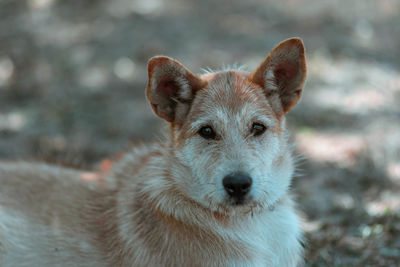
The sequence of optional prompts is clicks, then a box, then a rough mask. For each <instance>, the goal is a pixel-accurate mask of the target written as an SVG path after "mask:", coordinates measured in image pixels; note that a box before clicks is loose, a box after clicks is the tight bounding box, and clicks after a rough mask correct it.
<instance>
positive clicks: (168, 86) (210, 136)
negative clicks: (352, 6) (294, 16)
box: [146, 38, 306, 211]
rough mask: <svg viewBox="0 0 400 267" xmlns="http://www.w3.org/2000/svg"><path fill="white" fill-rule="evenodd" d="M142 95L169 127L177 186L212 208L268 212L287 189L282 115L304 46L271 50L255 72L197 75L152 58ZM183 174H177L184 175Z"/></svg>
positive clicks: (301, 71)
mask: <svg viewBox="0 0 400 267" xmlns="http://www.w3.org/2000/svg"><path fill="white" fill-rule="evenodd" d="M148 73H149V82H148V86H147V89H146V94H147V97H148V99H149V101H150V103H151V106H152V108H153V110H154V112H155V113H156V114H157V115H158V116H160V117H161V118H163V119H165V120H167V121H168V122H170V123H171V126H172V127H171V129H172V142H171V147H172V149H171V153H172V155H171V157H173V158H174V159H175V160H174V161H176V162H178V164H179V167H176V168H172V170H171V171H172V172H180V173H173V175H172V177H174V179H177V180H176V181H175V182H176V183H175V184H176V185H177V186H178V187H179V188H180V190H181V191H182V192H183V193H184V194H185V195H186V196H187V197H189V198H191V199H192V200H194V201H196V202H198V203H200V204H202V205H203V206H206V207H209V208H211V209H212V210H218V211H219V210H224V211H228V210H236V209H239V210H250V209H252V208H254V207H272V206H273V205H274V204H275V203H276V202H277V201H278V200H279V199H280V198H282V196H283V195H284V194H285V193H286V191H287V190H288V187H289V185H290V180H291V177H292V174H293V162H292V156H291V149H290V145H289V144H288V135H287V133H286V130H285V126H284V115H285V114H286V113H287V112H288V111H289V110H290V109H291V108H292V107H293V106H294V105H295V104H296V103H297V102H298V100H299V99H300V96H301V93H302V88H303V84H304V80H305V75H306V65H305V52H304V46H303V42H302V41H301V40H300V39H297V38H292V39H288V40H286V41H283V42H282V43H280V44H279V45H278V46H276V47H275V48H274V49H273V50H272V52H270V54H269V55H268V56H267V57H266V59H265V60H264V61H263V62H262V63H261V65H260V66H259V67H258V68H257V69H256V70H255V71H254V72H253V73H248V72H245V71H238V70H229V71H221V72H213V73H207V74H204V75H202V76H196V75H194V74H193V73H191V72H190V71H189V70H188V69H186V68H185V67H184V66H182V65H181V64H180V63H179V62H177V61H176V60H173V59H170V58H168V57H154V58H152V59H151V60H150V61H149V65H148ZM183 169H184V170H185V171H182V170H183Z"/></svg>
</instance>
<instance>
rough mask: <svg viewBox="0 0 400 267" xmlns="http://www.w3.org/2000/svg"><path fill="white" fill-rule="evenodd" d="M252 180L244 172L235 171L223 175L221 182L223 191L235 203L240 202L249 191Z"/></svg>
mask: <svg viewBox="0 0 400 267" xmlns="http://www.w3.org/2000/svg"><path fill="white" fill-rule="evenodd" d="M252 183H253V180H252V179H251V177H250V176H249V175H247V174H245V173H242V172H237V173H232V174H229V175H227V176H225V177H224V179H223V180H222V184H223V185H224V188H225V191H226V192H227V193H228V195H229V196H230V197H231V198H232V199H233V200H234V202H235V204H241V203H243V201H244V200H245V197H246V195H247V194H248V193H249V192H250V189H251V185H252Z"/></svg>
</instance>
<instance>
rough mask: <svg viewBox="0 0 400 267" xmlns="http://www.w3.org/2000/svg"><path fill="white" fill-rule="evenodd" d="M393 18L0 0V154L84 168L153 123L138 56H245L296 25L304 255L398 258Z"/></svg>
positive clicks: (191, 60) (380, 12)
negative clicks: (301, 60)
mask: <svg viewBox="0 0 400 267" xmlns="http://www.w3.org/2000/svg"><path fill="white" fill-rule="evenodd" d="M399 25H400V1H397V0H375V1H374V0H354V1H347V0H337V1H331V0H320V1H311V0H297V1H296V0H282V1H262V0H249V1H243V0H230V1H228V0H221V1H211V0H202V1H195V0H190V1H188V0H172V1H162V0H113V1H107V0H97V1H81V0H68V1H61V0H26V1H25V0H24V1H22V0H21V1H15V0H0V159H28V160H46V161H49V162H53V163H54V162H55V163H60V164H61V163H62V164H64V165H65V164H66V165H71V166H77V167H81V168H96V166H97V164H98V162H99V161H100V160H101V159H103V158H105V157H109V156H110V155H113V154H115V153H117V152H118V151H124V150H127V148H129V146H131V145H132V144H135V143H137V142H146V141H149V140H151V139H154V138H157V137H158V136H159V135H160V133H162V131H163V130H164V129H163V126H164V125H165V124H164V122H162V121H161V120H160V119H158V118H156V117H155V116H154V115H153V114H152V112H151V109H150V108H149V106H148V104H147V103H146V102H145V98H144V87H145V83H146V79H147V77H146V63H147V60H148V59H149V58H150V57H152V56H154V55H158V54H165V55H168V56H171V57H174V58H177V59H178V60H179V61H181V62H182V63H183V64H185V65H186V66H188V67H189V68H190V69H191V70H192V71H194V72H201V68H204V67H211V68H218V67H220V66H222V64H233V63H239V64H245V65H246V66H248V68H249V69H250V70H251V69H253V68H255V67H256V66H257V65H258V64H259V63H260V62H261V61H262V60H263V58H264V57H265V56H266V54H267V53H268V51H269V50H270V49H271V48H272V47H273V46H274V45H276V44H277V43H278V42H279V41H281V40H283V39H286V38H288V37H292V36H298V37H301V38H303V40H304V42H305V45H306V48H307V59H308V79H307V83H306V86H305V90H304V95H303V99H302V101H301V103H300V104H299V105H298V106H297V107H296V108H295V109H294V110H293V111H291V112H290V113H289V115H288V124H289V126H290V128H291V130H292V131H293V140H294V141H295V142H296V143H297V150H296V154H297V155H298V158H299V159H300V160H299V173H300V174H301V175H299V177H296V179H295V181H294V184H293V190H294V191H295V192H296V194H297V195H298V200H299V210H301V211H302V213H303V216H304V229H305V231H306V238H307V241H306V245H305V246H306V251H307V253H306V266H398V265H399V263H400V215H399V214H400V193H399V192H400V191H399V188H400V27H399Z"/></svg>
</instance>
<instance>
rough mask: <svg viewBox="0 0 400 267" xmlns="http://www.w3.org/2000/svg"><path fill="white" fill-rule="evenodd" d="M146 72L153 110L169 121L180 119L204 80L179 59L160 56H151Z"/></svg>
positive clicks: (147, 93)
mask: <svg viewBox="0 0 400 267" xmlns="http://www.w3.org/2000/svg"><path fill="white" fill-rule="evenodd" d="M148 75H149V80H148V84H147V88H146V95H147V98H148V100H149V101H150V104H151V107H152V108H153V110H154V112H155V113H156V114H157V115H158V116H159V117H161V118H163V119H165V120H167V121H168V122H176V123H180V122H182V121H183V119H184V118H185V116H186V114H187V112H188V111H189V108H190V104H191V102H192V100H193V97H194V95H195V93H196V91H198V90H199V89H201V88H202V87H204V86H205V85H206V83H207V82H205V81H203V80H202V79H201V78H199V77H197V76H196V75H194V74H193V73H191V72H190V71H189V70H188V69H186V68H185V67H184V66H183V65H182V64H180V63H179V62H178V61H176V60H174V59H171V58H168V57H162V56H158V57H153V58H151V59H150V61H149V63H148Z"/></svg>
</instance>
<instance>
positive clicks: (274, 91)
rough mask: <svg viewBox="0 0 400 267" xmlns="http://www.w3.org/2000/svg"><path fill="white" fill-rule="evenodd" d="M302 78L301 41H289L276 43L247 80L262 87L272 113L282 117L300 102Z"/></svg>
mask: <svg viewBox="0 0 400 267" xmlns="http://www.w3.org/2000/svg"><path fill="white" fill-rule="evenodd" d="M305 77H306V58H305V49H304V45H303V41H302V40H301V39H299V38H291V39H288V40H285V41H283V42H281V43H280V44H278V45H277V46H276V47H275V48H274V49H273V50H272V51H271V52H270V53H269V54H268V56H267V57H266V58H265V60H264V61H263V62H262V63H261V65H260V66H259V67H258V68H257V70H256V71H255V72H254V73H253V74H252V75H251V76H250V79H251V81H252V82H254V83H256V84H258V85H259V86H261V88H263V90H264V92H265V94H266V96H267V98H268V99H269V100H270V102H271V104H272V106H273V108H274V110H275V112H276V113H277V114H278V115H280V116H282V115H284V114H285V113H287V112H288V111H289V110H290V109H291V108H292V107H293V106H294V105H295V104H296V103H297V102H298V101H299V99H300V96H301V93H302V90H303V85H304V81H305ZM278 99H279V100H278ZM277 103H279V104H280V105H279V104H277Z"/></svg>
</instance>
